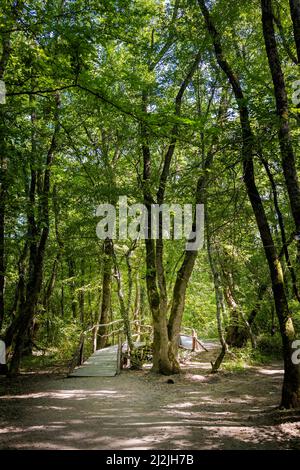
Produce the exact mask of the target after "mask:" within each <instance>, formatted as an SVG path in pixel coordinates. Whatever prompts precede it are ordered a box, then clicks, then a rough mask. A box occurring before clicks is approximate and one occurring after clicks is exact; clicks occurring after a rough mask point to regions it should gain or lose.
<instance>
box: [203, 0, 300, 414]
mask: <svg viewBox="0 0 300 470" xmlns="http://www.w3.org/2000/svg"><path fill="white" fill-rule="evenodd" d="M198 3H199V6H200V9H201V11H202V14H203V17H204V20H205V24H206V27H207V30H208V32H209V34H210V36H211V39H212V41H213V45H214V51H215V55H216V59H217V62H218V64H219V66H220V68H221V69H222V70H223V72H224V73H225V74H226V76H227V78H228V80H229V82H230V84H231V86H232V89H233V92H234V95H235V98H236V101H237V104H238V108H239V114H240V123H241V131H242V140H243V146H242V157H243V169H244V181H245V185H246V190H247V194H248V197H249V200H250V203H251V206H252V209H253V212H254V215H255V219H256V223H257V226H258V229H259V232H260V236H261V240H262V243H263V246H264V251H265V255H266V259H267V262H268V266H269V271H270V277H271V282H272V289H273V295H274V301H275V306H276V313H277V316H278V321H279V325H280V332H281V338H282V345H283V359H284V381H283V388H282V398H281V406H282V407H284V408H296V407H299V406H300V365H296V364H293V362H292V352H293V349H292V343H293V340H294V335H295V332H294V328H293V323H292V320H291V316H290V311H289V306H288V302H287V298H286V294H285V285H284V278H283V272H282V266H281V263H280V259H279V257H278V255H277V252H276V248H275V246H274V242H273V238H272V234H271V230H270V227H269V223H268V220H267V217H266V214H265V210H264V207H263V204H262V200H261V197H260V194H259V192H258V189H257V186H256V181H255V173H254V163H253V154H254V149H255V143H254V136H253V133H252V129H251V125H250V119H249V111H248V108H247V105H246V100H245V96H244V93H243V90H242V87H241V84H240V82H239V80H238V78H237V75H236V74H235V73H234V71H233V70H232V68H231V66H230V65H229V62H228V61H227V59H226V57H225V55H224V52H223V48H222V44H221V40H220V35H219V33H218V31H217V30H216V28H215V25H214V23H213V21H212V18H211V15H210V12H209V10H208V8H207V6H206V3H205V0H198Z"/></svg>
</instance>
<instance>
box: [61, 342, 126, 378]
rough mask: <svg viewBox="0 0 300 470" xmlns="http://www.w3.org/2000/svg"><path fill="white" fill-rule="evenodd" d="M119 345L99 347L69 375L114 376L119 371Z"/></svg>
mask: <svg viewBox="0 0 300 470" xmlns="http://www.w3.org/2000/svg"><path fill="white" fill-rule="evenodd" d="M118 355H119V347H118V346H117V345H116V346H110V347H108V348H104V349H99V350H98V351H96V352H95V353H94V354H93V355H92V356H91V357H89V359H87V360H86V361H85V362H84V363H83V364H82V365H81V366H79V367H77V368H76V369H75V370H74V371H73V372H72V373H71V374H69V377H114V376H115V375H117V374H118V373H119V363H118V361H119V359H118Z"/></svg>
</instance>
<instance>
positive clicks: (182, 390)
mask: <svg viewBox="0 0 300 470" xmlns="http://www.w3.org/2000/svg"><path fill="white" fill-rule="evenodd" d="M211 354H212V353H211V352H210V353H204V354H202V355H201V363H199V362H195V363H191V362H189V363H186V364H185V365H184V366H183V373H182V374H181V375H179V376H174V377H173V379H174V382H175V383H174V384H168V383H167V380H168V378H166V377H160V376H159V377H158V376H154V375H152V374H149V372H148V371H124V372H122V374H121V375H120V376H117V377H113V378H100V377H99V378H98V377H97V378H92V377H91V378H79V377H74V378H66V377H64V376H63V375H62V374H53V373H52V374H49V373H46V372H44V373H41V374H38V375H36V374H28V373H27V374H24V375H22V376H20V377H18V378H17V379H14V380H9V379H6V378H5V377H0V449H71V450H72V449H120V450H121V449H123V450H125V449H130V450H133V449H135V450H138V449H151V450H154V449H158V450H169V449H176V450H193V449H200V450H201V449H299V450H300V414H299V413H298V414H296V413H294V412H282V411H279V410H277V409H276V407H277V405H278V403H279V401H280V391H281V383H282V375H283V371H282V366H281V364H278V363H276V364H274V365H272V366H262V367H252V368H249V369H247V370H245V371H242V372H234V373H233V372H226V373H224V372H221V373H219V374H217V375H211V374H210V373H209V371H210V364H209V360H210V358H211V357H210V355H211Z"/></svg>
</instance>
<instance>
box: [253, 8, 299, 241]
mask: <svg viewBox="0 0 300 470" xmlns="http://www.w3.org/2000/svg"><path fill="white" fill-rule="evenodd" d="M291 3H293V4H294V5H295V6H296V3H298V2H291ZM261 8H262V24H263V33H264V39H265V46H266V51H267V56H268V61H269V66H270V70H271V74H272V79H273V85H274V93H275V98H276V108H277V114H278V116H279V130H278V138H279V145H280V151H281V159H282V168H283V173H284V178H285V182H286V186H287V191H288V195H289V200H290V206H291V211H292V215H293V218H294V222H295V227H296V232H297V234H300V186H299V180H298V175H297V167H296V158H295V154H294V150H293V145H292V139H291V134H290V125H289V104H288V97H287V92H286V86H285V80H284V75H283V71H282V67H281V61H280V57H279V53H278V48H277V43H276V37H275V30H274V16H273V8H272V0H261ZM296 10H297V9H296Z"/></svg>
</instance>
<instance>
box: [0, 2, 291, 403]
mask: <svg viewBox="0 0 300 470" xmlns="http://www.w3.org/2000/svg"><path fill="white" fill-rule="evenodd" d="M0 38H1V39H0V80H1V84H2V85H4V84H5V89H6V91H5V90H4V91H3V87H2V94H5V96H4V97H3V96H2V101H1V104H0V141H1V143H0V149H1V152H0V165H1V167H0V170H1V173H0V177H1V180H0V329H1V334H2V336H1V337H2V339H4V341H5V343H6V347H7V358H8V368H9V372H8V374H9V376H10V377H13V376H15V375H17V374H18V373H19V372H20V368H21V367H22V364H23V360H28V357H30V355H36V354H37V353H38V352H41V351H44V353H45V352H47V354H50V356H51V355H53V356H55V357H56V358H60V359H66V358H67V359H68V360H69V359H71V358H72V356H73V354H74V352H76V351H77V349H78V345H81V346H82V341H81V340H82V338H83V337H84V338H85V351H84V354H85V355H86V356H87V355H89V354H90V353H91V352H93V350H95V349H97V348H98V349H99V348H103V347H105V346H106V345H108V344H111V343H112V342H114V341H115V338H114V337H113V336H111V335H110V336H108V335H109V333H110V332H111V331H112V330H113V329H114V326H112V327H111V326H107V325H108V324H110V323H112V322H114V321H116V320H120V319H122V320H123V325H124V326H123V327H122V328H124V335H125V337H126V340H127V342H128V344H129V345H130V346H131V348H130V349H131V354H132V355H133V356H134V344H133V342H134V338H135V337H136V335H139V334H140V331H138V330H139V328H141V325H142V326H143V325H149V326H152V327H153V338H152V340H151V341H152V344H151V345H150V346H151V349H152V355H153V371H154V372H158V373H161V374H164V375H169V374H174V373H178V372H179V371H180V363H179V361H178V335H179V333H180V332H181V331H182V329H183V328H184V327H186V328H191V329H194V330H195V331H196V332H197V334H198V337H199V338H200V339H205V338H206V339H207V338H209V339H218V340H219V341H220V344H221V349H220V354H219V355H217V357H216V358H215V361H214V363H213V364H212V369H213V371H214V372H216V371H217V370H219V368H222V367H223V365H224V362H223V361H225V363H226V360H228V358H229V360H233V361H234V360H238V358H240V357H245V358H246V359H245V360H246V361H248V360H249V361H251V360H257V361H259V360H263V359H264V358H265V357H266V356H268V355H269V356H271V357H277V358H278V357H279V358H282V359H283V362H284V381H283V387H282V398H281V401H280V403H279V402H278V405H279V404H280V405H281V406H282V407H284V408H297V407H299V406H300V364H299V362H300V361H299V353H298V355H297V347H298V351H299V343H297V340H299V339H300V284H299V280H300V269H299V260H300V185H299V177H298V172H299V155H300V139H299V136H300V127H299V122H300V121H299V120H300V115H299V109H300V75H299V66H300V65H299V64H300V0H261V1H259V0H249V1H247V2H246V1H244V0H234V1H233V0H231V1H228V0H198V1H196V0H195V1H194V0H133V1H128V0H103V1H99V0H85V1H84V0H52V1H51V2H47V1H46V2H45V1H41V0H31V1H28V2H26V1H22V0H14V1H13V0H2V1H1V7H0ZM121 196H123V197H125V196H126V197H127V201H128V205H130V206H132V205H134V204H144V206H145V207H146V208H147V209H148V210H149V211H150V212H151V207H153V204H158V205H162V204H169V205H171V204H179V205H184V204H193V207H194V208H195V205H196V204H198V205H199V204H201V205H204V212H205V226H204V233H205V237H204V238H205V240H204V244H203V246H202V247H200V248H199V249H197V248H195V249H192V250H188V249H187V247H186V240H185V239H172V238H176V237H171V239H165V238H164V237H163V233H162V230H161V223H162V221H161V218H160V220H159V226H160V230H159V236H158V237H157V239H153V238H151V237H149V238H147V239H146V240H140V239H137V240H132V239H130V238H129V237H128V238H124V239H121V238H120V237H115V238H113V239H110V238H109V237H107V238H106V239H104V240H101V239H100V238H99V237H98V236H97V233H96V227H97V224H98V223H99V214H98V216H97V207H98V206H99V205H100V204H111V205H113V206H116V207H117V205H118V201H119V197H121ZM172 220H173V219H172ZM195 220H196V219H195V214H194V225H195ZM134 322H135V323H134ZM113 325H114V324H113ZM232 358H233V359H232ZM234 358H235V359H234ZM133 362H134V361H133Z"/></svg>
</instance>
